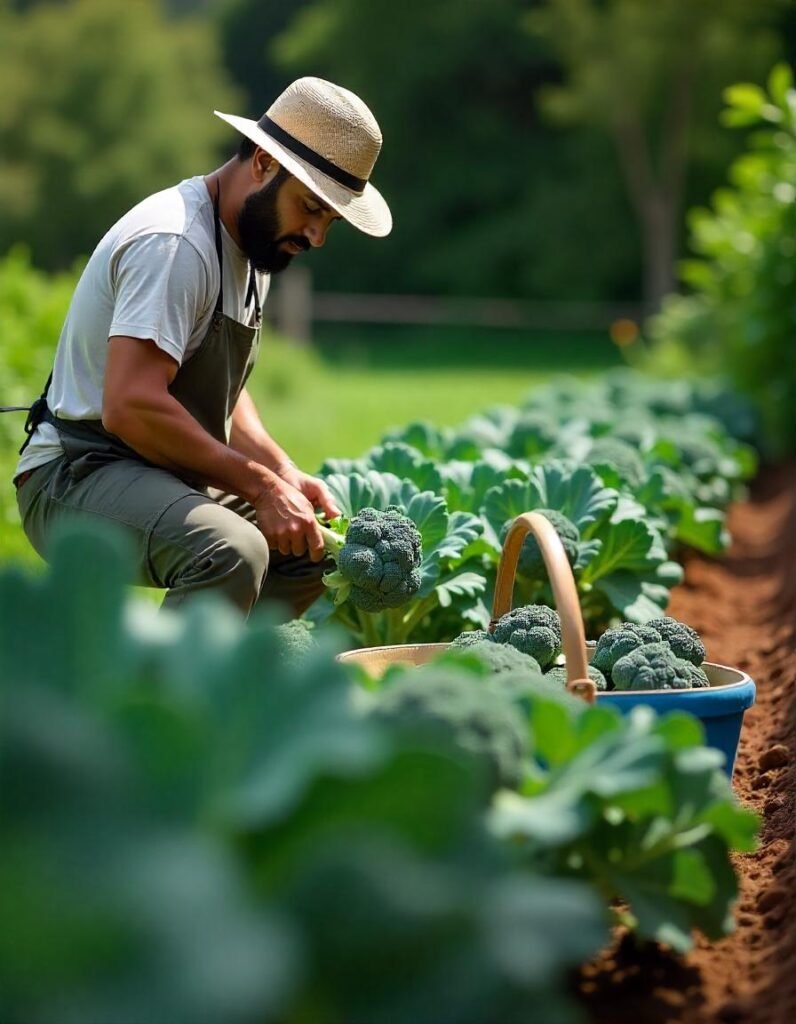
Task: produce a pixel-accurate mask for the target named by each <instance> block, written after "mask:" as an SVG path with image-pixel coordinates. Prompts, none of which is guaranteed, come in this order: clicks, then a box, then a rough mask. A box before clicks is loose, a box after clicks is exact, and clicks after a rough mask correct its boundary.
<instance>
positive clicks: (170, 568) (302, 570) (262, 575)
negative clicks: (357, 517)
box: [17, 458, 328, 615]
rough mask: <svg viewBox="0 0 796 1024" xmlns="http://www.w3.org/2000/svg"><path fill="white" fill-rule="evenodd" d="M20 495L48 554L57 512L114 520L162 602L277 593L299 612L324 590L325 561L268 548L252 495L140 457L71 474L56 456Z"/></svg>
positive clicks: (143, 582)
mask: <svg viewBox="0 0 796 1024" xmlns="http://www.w3.org/2000/svg"><path fill="white" fill-rule="evenodd" d="M17 503H18V505H19V511H20V515H21V517H22V525H23V528H24V530H25V533H26V534H27V537H28V539H29V540H30V542H31V544H32V545H33V547H34V548H35V549H36V551H37V552H38V553H39V554H40V555H41V556H42V558H44V559H45V560H46V559H47V545H48V538H49V536H50V533H51V531H52V528H53V527H54V526H55V525H56V523H58V522H60V521H61V520H63V519H67V518H69V519H72V520H77V521H80V522H84V523H88V524H90V523H91V522H92V520H94V521H99V520H104V521H111V522H115V523H117V524H118V525H119V526H120V527H121V528H122V529H123V530H124V531H125V532H126V533H127V534H128V535H129V536H130V537H131V538H132V540H133V543H134V547H135V550H136V552H137V562H138V564H137V578H136V579H135V580H134V581H133V582H135V583H136V584H138V585H140V586H146V587H159V588H164V587H165V588H166V589H167V590H168V593H167V594H166V597H165V599H164V601H163V607H166V608H175V607H179V606H180V605H181V604H182V603H183V602H184V601H186V600H189V599H190V598H191V597H193V596H194V595H196V594H205V593H217V594H222V595H223V596H224V597H226V598H228V599H229V600H230V601H232V603H233V604H235V605H237V607H238V608H240V609H241V611H243V612H244V613H245V614H248V613H249V611H250V610H251V609H252V607H253V606H254V605H255V603H257V602H258V601H270V600H273V601H279V602H281V603H282V604H283V605H284V606H285V607H286V610H287V611H288V612H290V613H291V614H293V615H300V614H301V613H302V612H303V611H304V610H305V609H307V608H308V607H309V606H310V605H311V604H312V602H313V601H314V600H315V599H316V598H317V597H318V596H319V595H320V594H321V593H322V591H323V584H322V582H321V576H322V574H323V571H324V569H325V568H327V567H328V562H320V563H318V562H312V561H311V560H310V558H309V556H307V555H303V556H300V557H296V556H285V555H281V554H280V553H279V552H278V551H269V547H268V543H267V542H266V540H265V538H264V537H263V535H262V533H261V532H260V530H259V529H258V527H257V526H256V520H255V512H254V508H253V507H252V506H251V505H250V504H248V502H246V501H244V500H243V499H241V498H238V497H236V496H234V495H230V494H224V493H223V492H221V491H216V490H213V489H210V490H208V491H207V492H206V493H205V492H203V491H199V490H195V489H194V488H192V487H191V486H190V485H189V484H187V483H185V482H184V481H182V480H180V479H179V478H178V477H176V476H173V475H172V474H171V473H169V472H167V471H166V470H164V469H158V468H157V467H156V466H152V465H150V464H148V463H145V462H138V461H134V460H132V459H118V460H116V461H114V462H111V463H108V464H106V465H103V466H100V467H98V468H97V469H94V470H93V471H92V472H91V473H89V474H88V475H84V476H82V477H81V478H80V479H75V478H74V476H73V475H72V473H71V472H70V468H69V464H68V462H67V460H66V459H65V458H60V459H56V460H54V461H53V462H48V463H47V464H46V465H44V466H40V467H38V468H37V469H35V470H34V471H33V473H32V475H31V476H30V477H29V478H28V479H27V480H25V481H24V482H23V483H22V484H21V485H20V487H19V489H18V491H17Z"/></svg>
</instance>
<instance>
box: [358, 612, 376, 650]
mask: <svg viewBox="0 0 796 1024" xmlns="http://www.w3.org/2000/svg"><path fill="white" fill-rule="evenodd" d="M376 618H377V616H376V615H373V614H372V613H370V612H363V611H362V610H361V609H360V608H357V619H358V621H359V634H360V636H361V638H362V642H363V646H365V647H381V646H382V642H381V637H380V636H379V631H378V628H377V624H376V622H375V621H374V620H375V619H376Z"/></svg>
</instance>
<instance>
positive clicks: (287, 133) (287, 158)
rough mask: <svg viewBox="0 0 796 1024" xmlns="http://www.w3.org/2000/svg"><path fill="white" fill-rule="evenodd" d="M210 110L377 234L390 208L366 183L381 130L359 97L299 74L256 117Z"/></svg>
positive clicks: (388, 225) (387, 226) (383, 231)
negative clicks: (263, 111)
mask: <svg viewBox="0 0 796 1024" xmlns="http://www.w3.org/2000/svg"><path fill="white" fill-rule="evenodd" d="M214 113H215V114H216V115H217V116H218V117H220V118H221V119H222V120H224V121H226V122H227V123H228V124H231V125H232V127H233V128H237V130H238V131H239V132H242V133H243V135H245V136H246V138H248V139H251V140H252V142H256V143H257V145H258V146H260V148H261V149H264V150H265V151H266V152H267V153H270V154H271V155H272V156H273V157H275V158H276V159H277V160H278V161H279V163H280V164H282V166H283V167H285V168H286V169H287V170H288V171H290V173H291V174H293V175H295V177H297V178H298V179H299V181H301V182H303V183H304V184H305V185H306V186H307V188H310V189H312V191H313V192H314V193H315V194H316V195H317V196H319V197H320V198H321V199H323V200H324V202H326V203H328V204H329V206H331V207H332V208H333V209H334V210H336V211H337V212H338V213H339V214H340V216H341V217H344V218H345V219H346V220H347V221H348V222H349V223H350V224H353V225H354V227H355V228H359V230H360V231H364V232H365V234H367V235H375V236H376V237H378V238H381V237H383V236H384V235H388V234H389V233H390V231H391V229H392V214H391V213H390V208H389V207H388V206H387V203H386V202H385V201H384V199H383V198H382V196H381V194H380V193H379V192H377V191H376V189H375V188H374V187H373V186H372V185H371V184H370V183H369V181H368V179H369V178H370V175H371V172H372V171H373V165H374V164H375V163H376V157H377V156H378V155H379V150H380V149H381V131H380V130H379V126H378V124H377V123H376V119H375V117H374V116H373V114H372V113H371V112H370V110H369V109H368V108H367V107H366V106H365V104H364V103H363V102H362V100H361V99H360V98H359V97H358V96H355V95H354V93H352V92H349V91H348V89H343V88H341V87H340V86H339V85H333V84H332V83H331V82H324V81H323V79H321V78H299V79H297V80H296V81H295V82H293V83H292V84H291V85H289V86H288V87H287V89H285V91H284V92H283V93H282V94H281V96H278V97H277V98H276V100H274V102H273V103H272V104H271V106H270V107H269V108H268V110H267V111H266V112H265V113H264V114H263V116H262V117H261V118H260V120H259V121H252V120H250V119H249V118H247V117H238V116H237V115H235V114H222V113H221V112H220V111H219V110H216V111H214Z"/></svg>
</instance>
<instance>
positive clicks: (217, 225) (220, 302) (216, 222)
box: [213, 181, 224, 313]
mask: <svg viewBox="0 0 796 1024" xmlns="http://www.w3.org/2000/svg"><path fill="white" fill-rule="evenodd" d="M220 202H221V182H220V181H217V182H216V195H215V199H214V200H213V227H214V229H215V234H216V256H217V257H218V298H217V299H216V306H215V310H214V312H215V313H223V312H224V260H223V257H222V249H221V219H220V217H219V215H218V204H219V203H220Z"/></svg>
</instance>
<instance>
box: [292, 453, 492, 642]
mask: <svg viewBox="0 0 796 1024" xmlns="http://www.w3.org/2000/svg"><path fill="white" fill-rule="evenodd" d="M326 483H327V486H328V487H329V490H330V491H331V492H332V495H333V497H334V498H335V501H336V502H337V505H338V507H339V508H340V509H341V510H342V516H341V517H340V518H339V519H337V520H335V521H334V522H333V523H332V524H331V525H332V527H334V532H335V535H336V538H337V539H336V540H333V538H330V539H329V544H330V546H332V544H333V543H335V544H337V545H338V546H339V548H340V553H339V555H338V572H339V574H340V577H337V574H333V577H332V578H331V579H330V580H329V581H328V582H330V583H331V584H332V586H331V587H330V588H328V590H327V593H326V594H325V595H323V596H322V597H320V598H319V599H318V600H317V601H316V602H315V603H314V604H313V605H312V607H311V608H310V609H308V611H307V612H306V613H305V618H308V619H310V620H311V621H313V622H316V623H321V622H325V621H327V620H330V619H332V620H334V621H336V622H337V623H339V624H340V625H342V626H343V627H344V628H345V629H346V630H347V631H348V633H349V635H350V636H351V637H352V638H353V639H354V640H355V641H356V642H358V644H359V646H363V647H374V646H379V645H381V644H402V643H407V642H408V641H409V638H410V637H413V634H415V632H416V631H417V630H418V629H421V628H422V629H425V630H426V631H427V632H430V633H431V634H432V635H434V633H435V632H436V634H437V636H442V635H444V633H443V632H442V631H440V630H438V629H437V628H436V627H435V624H434V623H435V620H436V618H437V617H438V616H440V615H442V614H443V613H444V610H445V609H449V608H451V607H452V606H453V605H454V604H455V605H456V615H457V617H459V618H461V617H462V616H463V615H464V614H465V613H466V609H467V607H468V605H469V604H471V603H473V601H474V599H475V598H477V597H478V595H480V594H481V593H482V592H483V590H484V588H485V586H486V581H485V579H484V577H483V576H482V575H481V574H480V573H478V572H471V571H469V570H468V569H466V568H464V563H465V561H466V560H467V558H468V557H469V548H470V547H471V545H473V544H474V542H475V541H477V540H478V538H479V537H480V535H481V532H482V525H481V523H480V521H479V519H478V518H477V517H476V516H474V515H470V514H469V513H467V512H453V513H449V512H448V509H447V506H446V504H445V499H444V498H443V497H441V496H440V495H438V494H434V493H433V492H432V491H420V490H419V489H418V487H417V486H416V485H415V484H414V483H412V481H411V480H401V479H399V478H398V477H397V476H395V475H394V474H392V473H379V472H376V471H375V470H369V471H367V472H365V473H364V474H362V473H352V474H350V475H344V474H338V473H332V474H331V475H329V476H327V477H326ZM365 509H369V510H371V511H369V512H368V514H367V517H366V520H365V521H364V522H365V524H366V527H365V530H364V532H363V529H362V528H361V526H360V525H359V523H361V522H362V521H361V515H362V513H363V510H365ZM388 509H389V510H390V511H391V516H388V517H387V518H386V519H385V518H384V515H383V514H384V513H385V512H386V511H387V510H388ZM374 510H375V511H374ZM374 515H377V519H375V520H374V519H373V516H374ZM399 515H400V516H401V517H403V519H405V520H406V521H407V522H408V523H410V524H413V529H414V530H415V531H416V533H417V535H419V537H420V545H421V550H422V559H421V561H420V563H419V565H417V566H412V568H408V567H409V561H408V560H407V558H405V557H404V555H403V554H402V555H400V556H397V560H396V561H388V562H387V563H386V564H387V566H388V567H389V566H395V568H394V569H393V568H389V572H388V578H387V583H388V588H389V587H390V586H392V585H393V584H395V587H396V588H397V589H398V591H399V593H398V594H396V604H395V605H391V604H390V603H389V599H388V600H386V601H385V600H383V598H384V596H385V590H384V588H383V587H380V588H379V589H378V594H377V596H376V598H375V600H371V597H370V596H368V597H365V598H364V600H360V598H361V597H362V596H363V595H362V594H361V592H360V591H359V590H358V589H357V588H356V587H355V586H354V584H353V580H352V579H351V573H352V572H354V571H357V572H361V571H362V570H365V571H366V572H371V571H372V573H373V575H374V577H375V576H376V575H377V574H378V573H380V572H381V569H380V567H379V564H378V563H379V560H380V557H379V558H377V557H376V556H380V552H379V545H380V544H384V543H385V540H383V539H379V540H378V541H376V542H375V546H374V544H373V538H374V537H375V529H376V527H377V525H378V524H384V523H388V522H394V523H395V528H396V529H397V526H398V520H397V519H393V518H392V517H394V516H399ZM355 524H358V525H357V526H356V527H355ZM352 528H355V534H354V537H353V538H352V537H351V529H352ZM342 537H345V538H346V541H348V542H349V543H348V546H349V547H351V557H350V558H349V556H348V555H345V554H344V552H345V550H346V548H345V546H343V543H342ZM400 538H401V540H400V544H399V548H400V550H401V551H404V550H405V545H406V544H407V543H409V542H408V535H407V533H406V532H404V528H403V527H402V528H401V533H400ZM352 540H353V541H354V545H353V547H352V546H351V541H352ZM363 543H364V545H365V546H366V547H369V549H370V548H372V550H373V552H374V554H371V553H370V550H369V551H368V552H367V553H365V552H361V551H360V550H359V548H358V547H357V545H360V544H363ZM409 546H410V547H411V548H412V551H413V552H414V551H415V550H416V548H414V547H412V544H411V543H410V544H409ZM389 552H390V554H392V553H393V548H392V542H390V547H389ZM382 564H384V563H382ZM415 572H416V573H417V575H415ZM346 574H348V576H349V580H350V581H351V582H352V586H351V587H350V589H347V588H346V587H345V586H343V587H338V586H337V583H338V582H343V583H345V582H346V581H345V579H344V577H345V575H346ZM341 578H342V579H341ZM380 578H381V579H382V580H383V579H384V577H383V576H382V577H380ZM404 582H406V584H407V586H406V587H405V588H404V589H401V587H402V586H403V583H404ZM418 583H419V585H417V586H416V584H418ZM410 590H411V593H410V592H409V591H410ZM371 593H372V592H371ZM398 596H400V602H398V600H397V599H398ZM335 599H336V600H335ZM357 602H359V603H357ZM363 604H364V605H365V607H364V608H363ZM448 635H450V634H448Z"/></svg>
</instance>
